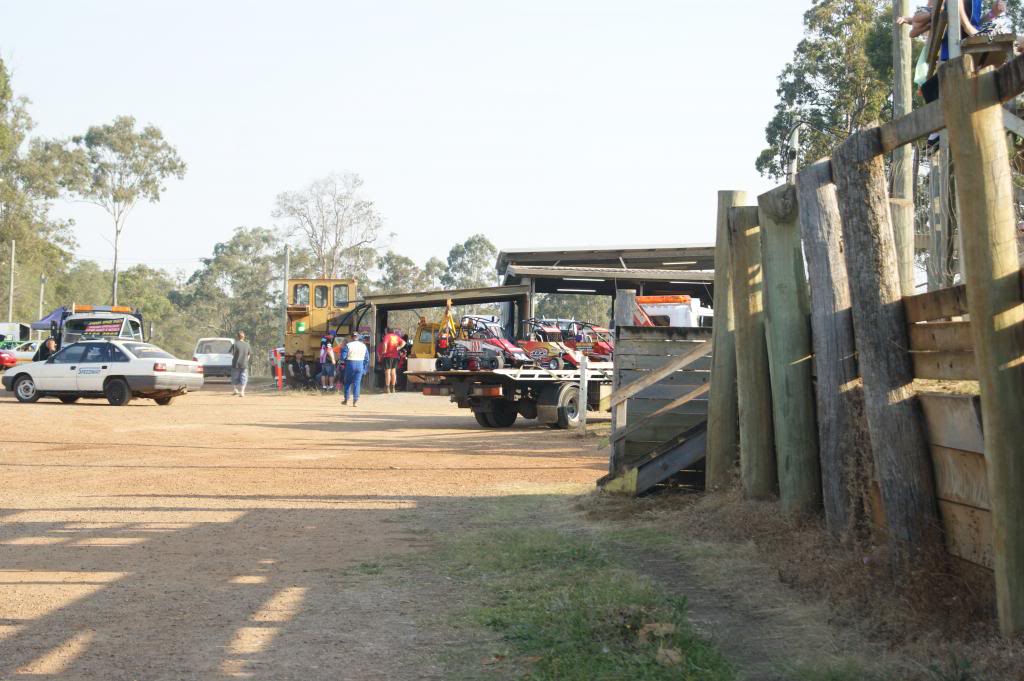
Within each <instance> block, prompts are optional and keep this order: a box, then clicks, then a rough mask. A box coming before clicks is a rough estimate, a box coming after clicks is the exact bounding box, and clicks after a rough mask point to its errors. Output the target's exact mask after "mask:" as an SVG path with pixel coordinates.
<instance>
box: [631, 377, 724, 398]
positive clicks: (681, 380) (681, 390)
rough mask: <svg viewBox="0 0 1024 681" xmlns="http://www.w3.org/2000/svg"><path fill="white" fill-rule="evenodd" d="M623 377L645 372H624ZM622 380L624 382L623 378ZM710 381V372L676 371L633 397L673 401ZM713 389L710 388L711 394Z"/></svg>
mask: <svg viewBox="0 0 1024 681" xmlns="http://www.w3.org/2000/svg"><path fill="white" fill-rule="evenodd" d="M622 373H623V374H624V375H626V374H629V375H634V374H636V375H641V376H642V375H643V374H644V373H646V372H642V371H628V372H627V371H624V372H622ZM624 380H626V379H625V378H624ZM710 381H711V372H710V371H677V372H676V373H674V374H672V375H671V376H669V377H667V378H664V379H662V380H661V381H660V382H658V383H657V384H655V385H652V386H651V387H650V388H646V389H644V390H641V391H640V392H639V393H637V394H636V395H634V396H633V398H632V399H635V398H648V399H664V400H674V399H675V398H677V397H679V396H680V395H683V394H685V393H687V392H689V391H690V390H693V388H694V386H698V385H703V384H705V383H709V382H710ZM713 391H714V388H712V392H713Z"/></svg>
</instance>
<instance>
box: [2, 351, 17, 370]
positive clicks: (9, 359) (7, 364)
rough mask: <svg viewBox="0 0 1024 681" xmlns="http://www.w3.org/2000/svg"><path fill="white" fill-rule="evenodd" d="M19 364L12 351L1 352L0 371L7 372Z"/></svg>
mask: <svg viewBox="0 0 1024 681" xmlns="http://www.w3.org/2000/svg"><path fill="white" fill-rule="evenodd" d="M17 363H18V358H17V357H16V356H15V355H14V353H13V352H12V351H10V350H0V369H3V370H5V371H6V370H7V369H10V368H11V367H12V366H14V365H15V364H17Z"/></svg>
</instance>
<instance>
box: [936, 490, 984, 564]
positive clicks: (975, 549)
mask: <svg viewBox="0 0 1024 681" xmlns="http://www.w3.org/2000/svg"><path fill="white" fill-rule="evenodd" d="M939 513H940V514H941V516H942V527H943V529H944V530H945V537H946V550H947V551H948V552H949V553H950V555H953V556H956V557H957V558H963V559H964V560H966V561H969V562H971V563H974V564H975V565H981V566H982V567H987V568H989V569H990V570H991V569H992V568H993V566H994V556H993V549H992V541H993V539H994V536H995V535H994V532H993V528H992V514H991V513H990V512H988V511H981V510H979V509H976V508H973V507H971V506H964V505H963V504H957V503H955V502H952V501H946V500H940V501H939Z"/></svg>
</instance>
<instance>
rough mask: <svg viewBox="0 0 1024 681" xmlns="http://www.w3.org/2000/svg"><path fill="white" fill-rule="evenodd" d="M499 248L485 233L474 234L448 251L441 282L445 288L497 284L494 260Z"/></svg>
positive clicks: (478, 286)
mask: <svg viewBox="0 0 1024 681" xmlns="http://www.w3.org/2000/svg"><path fill="white" fill-rule="evenodd" d="M497 255H498V249H497V248H495V246H494V244H492V243H491V242H490V240H489V239H488V238H487V237H486V236H484V235H483V234H474V235H473V236H471V237H469V238H468V239H466V240H465V241H464V242H463V243H461V244H455V245H454V246H452V248H451V250H450V251H448V263H447V267H446V268H445V273H444V274H443V275H442V276H441V283H442V284H443V285H444V286H445V288H480V287H484V286H494V285H495V284H497V281H498V276H497V274H496V272H495V269H494V260H495V258H496V257H497Z"/></svg>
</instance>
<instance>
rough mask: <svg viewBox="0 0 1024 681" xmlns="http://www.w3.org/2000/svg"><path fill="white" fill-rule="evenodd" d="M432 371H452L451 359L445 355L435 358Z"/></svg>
mask: <svg viewBox="0 0 1024 681" xmlns="http://www.w3.org/2000/svg"><path fill="white" fill-rule="evenodd" d="M434 369H436V370H437V371H451V370H452V359H451V357H449V356H447V355H442V356H441V357H438V358H437V361H436V362H434Z"/></svg>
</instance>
